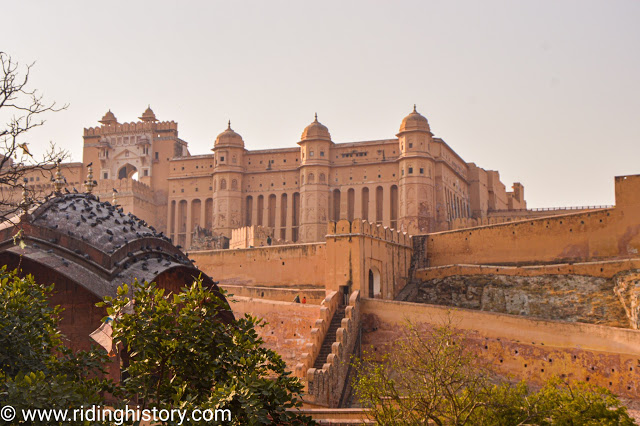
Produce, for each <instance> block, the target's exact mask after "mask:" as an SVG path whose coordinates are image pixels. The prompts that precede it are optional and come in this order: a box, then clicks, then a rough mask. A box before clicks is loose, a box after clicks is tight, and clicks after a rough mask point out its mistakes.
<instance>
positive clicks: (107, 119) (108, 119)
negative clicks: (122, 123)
mask: <svg viewBox="0 0 640 426" xmlns="http://www.w3.org/2000/svg"><path fill="white" fill-rule="evenodd" d="M117 122H118V120H117V119H116V116H115V115H113V113H112V112H111V110H109V111H107V113H106V114H105V115H104V116H103V117H102V120H100V121H99V122H98V123H102V124H104V125H105V126H106V125H108V124H115V123H117Z"/></svg>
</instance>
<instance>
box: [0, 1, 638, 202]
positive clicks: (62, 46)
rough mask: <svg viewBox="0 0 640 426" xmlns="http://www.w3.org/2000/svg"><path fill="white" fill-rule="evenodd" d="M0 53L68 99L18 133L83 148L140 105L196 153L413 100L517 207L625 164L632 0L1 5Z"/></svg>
mask: <svg viewBox="0 0 640 426" xmlns="http://www.w3.org/2000/svg"><path fill="white" fill-rule="evenodd" d="M2 14H3V16H4V17H3V19H2V24H0V50H2V51H5V52H7V53H9V54H11V55H12V57H13V58H14V59H17V60H19V61H21V62H23V63H28V62H32V61H36V67H35V69H34V70H33V73H32V87H34V88H39V89H41V90H42V92H43V93H44V94H45V96H46V98H47V99H50V100H55V101H57V102H59V103H69V104H70V107H69V109H68V110H67V111H64V112H61V113H58V114H53V115H50V116H49V117H48V122H47V124H46V125H45V127H44V128H42V129H39V130H38V131H34V132H32V133H31V134H29V135H28V141H29V142H30V143H31V146H32V147H36V148H37V147H44V146H45V145H47V144H48V142H49V141H53V142H55V143H57V144H58V145H61V146H64V147H66V148H68V149H69V150H71V152H72V155H73V159H74V160H76V161H77V160H81V158H82V129H83V128H84V127H90V126H95V125H98V123H97V121H98V120H99V119H100V118H101V117H102V115H103V114H104V113H105V112H106V111H107V110H108V109H111V110H112V111H113V112H114V113H115V115H116V117H117V118H118V120H119V121H120V122H124V121H134V120H136V117H138V116H140V115H141V113H142V112H143V111H144V109H145V108H146V107H147V104H151V107H152V109H153V110H154V111H155V113H156V116H157V117H158V118H159V119H160V120H174V121H177V122H178V123H179V135H180V137H181V138H182V139H184V140H186V141H187V142H189V148H190V151H191V153H192V154H204V153H209V152H210V151H209V150H210V149H211V147H212V146H213V141H214V139H215V137H216V135H217V134H218V133H220V132H221V131H222V130H224V129H225V128H226V123H227V120H228V119H231V123H232V127H233V128H234V130H236V131H237V132H238V133H240V134H241V135H242V136H243V138H244V141H245V145H246V147H247V148H248V149H263V148H276V147H293V146H296V145H295V143H296V142H297V141H298V140H299V138H300V134H301V133H302V130H303V129H304V127H305V126H306V125H307V124H309V123H310V122H311V121H312V120H313V114H314V112H316V111H317V112H318V118H319V120H320V121H321V122H322V123H323V124H325V125H326V126H328V127H329V130H330V132H331V135H332V138H333V140H334V142H338V143H339V142H352V141H360V140H372V139H386V138H392V137H394V135H395V133H396V132H397V131H398V127H399V125H400V122H401V120H402V118H403V117H404V116H405V115H407V114H408V113H409V112H410V111H411V108H412V106H413V104H414V103H415V104H417V105H418V111H420V112H421V113H422V114H423V115H425V116H426V117H427V118H428V120H429V123H430V125H431V129H432V131H433V133H434V134H435V135H436V136H439V137H441V138H443V139H444V140H445V141H446V142H447V143H448V144H449V145H450V146H451V147H452V148H453V149H454V150H456V152H457V153H458V154H460V155H461V156H462V158H464V159H465V160H466V161H468V162H475V163H476V164H478V165H479V166H481V167H484V168H485V169H497V170H499V171H500V175H501V177H502V181H503V182H504V183H505V184H506V186H507V187H508V188H509V187H510V186H511V184H512V182H514V181H519V182H521V183H523V184H524V186H525V197H526V199H527V200H528V202H529V206H530V207H549V206H567V205H589V204H613V203H614V192H613V189H614V187H613V177H614V176H616V175H623V174H637V173H640V25H639V24H638V22H639V21H640V1H637V0H628V1H623V0H619V1H618V0H608V1H605V0H602V1H585V0H580V1H557V0H554V1H541V0H530V1H491V0H485V1H441V2H435V1H404V2H403V1H386V2H379V1H357V2H356V1H336V2H330V1H314V2H302V1H288V2H277V1H255V2H244V1H243V2H239V1H225V2H216V1H201V2H196V1H180V2H178V1H173V2H169V1H149V2H142V1H122V2H121V1H113V0H111V1H108V2H90V1H64V2H62V1H12V2H5V4H3V7H2Z"/></svg>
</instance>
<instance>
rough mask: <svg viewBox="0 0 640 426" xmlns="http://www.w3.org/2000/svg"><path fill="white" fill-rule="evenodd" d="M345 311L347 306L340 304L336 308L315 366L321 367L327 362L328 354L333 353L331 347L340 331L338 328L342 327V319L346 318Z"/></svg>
mask: <svg viewBox="0 0 640 426" xmlns="http://www.w3.org/2000/svg"><path fill="white" fill-rule="evenodd" d="M344 313H345V306H338V307H337V308H336V312H335V313H334V314H333V318H331V324H329V329H328V330H327V334H326V335H325V336H324V340H323V341H322V346H321V347H320V352H319V353H318V356H317V357H316V360H315V363H314V364H313V368H316V369H321V368H322V366H323V365H324V364H325V363H326V362H327V356H329V354H330V353H331V347H332V345H333V343H334V342H335V341H336V331H338V328H340V324H341V323H342V319H343V318H344Z"/></svg>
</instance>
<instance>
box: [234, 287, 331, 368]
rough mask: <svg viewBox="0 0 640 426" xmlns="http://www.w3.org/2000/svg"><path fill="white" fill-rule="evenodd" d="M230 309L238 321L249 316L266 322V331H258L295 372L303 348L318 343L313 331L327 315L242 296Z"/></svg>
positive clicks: (315, 307) (309, 306)
mask: <svg viewBox="0 0 640 426" xmlns="http://www.w3.org/2000/svg"><path fill="white" fill-rule="evenodd" d="M230 306H231V309H232V311H233V314H234V315H235V317H236V318H241V317H243V316H244V314H245V313H248V314H251V315H253V316H255V317H258V318H261V319H263V320H265V321H266V324H265V326H264V327H257V328H256V332H257V333H258V335H259V336H260V337H262V339H263V340H264V345H265V347H266V348H269V349H272V350H274V351H276V352H277V353H278V354H280V356H282V359H283V360H284V361H285V363H286V364H287V369H288V370H290V371H292V372H293V371H295V368H296V365H297V364H298V363H299V361H298V360H299V357H300V352H302V350H303V348H305V347H306V346H307V345H309V344H314V343H315V342H316V340H317V339H316V337H315V335H314V334H313V333H312V328H313V326H314V325H315V323H316V321H317V318H318V317H321V316H322V315H323V314H322V311H323V307H322V306H320V305H312V304H302V303H293V302H280V301H276V300H264V299H253V298H250V297H241V296H233V297H231V298H230Z"/></svg>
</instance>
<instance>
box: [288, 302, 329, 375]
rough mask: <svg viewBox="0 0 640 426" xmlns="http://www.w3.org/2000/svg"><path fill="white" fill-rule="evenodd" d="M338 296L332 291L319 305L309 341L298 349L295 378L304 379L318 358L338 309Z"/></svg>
mask: <svg viewBox="0 0 640 426" xmlns="http://www.w3.org/2000/svg"><path fill="white" fill-rule="evenodd" d="M339 297H340V295H339V294H338V292H337V291H332V292H331V293H329V294H328V295H327V297H326V298H325V299H324V300H323V301H322V303H321V304H320V316H319V317H318V319H316V322H315V323H314V327H313V328H312V329H311V341H310V342H309V343H307V344H305V345H304V346H303V347H301V348H300V350H301V351H302V352H301V353H300V354H299V355H300V356H299V360H300V362H298V364H296V367H295V370H294V371H295V374H296V376H297V377H300V378H302V379H305V378H306V376H307V370H308V369H309V368H311V366H312V365H313V363H314V362H315V359H316V358H317V357H318V353H319V352H320V348H321V347H322V342H324V338H325V336H326V335H327V332H328V331H329V327H330V325H331V319H332V318H333V316H334V315H335V313H336V310H337V309H338V305H339V303H340V299H339Z"/></svg>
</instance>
